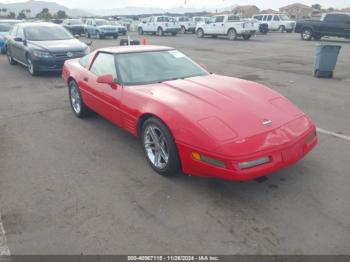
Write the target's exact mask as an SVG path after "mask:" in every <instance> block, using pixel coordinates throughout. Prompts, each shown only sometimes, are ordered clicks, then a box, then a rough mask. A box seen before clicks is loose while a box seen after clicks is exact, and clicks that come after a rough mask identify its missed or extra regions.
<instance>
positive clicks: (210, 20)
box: [208, 17, 216, 24]
mask: <svg viewBox="0 0 350 262" xmlns="http://www.w3.org/2000/svg"><path fill="white" fill-rule="evenodd" d="M215 20H216V17H210V19H209V20H208V22H209V24H211V23H215Z"/></svg>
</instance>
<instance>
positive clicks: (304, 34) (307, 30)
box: [301, 28, 312, 41]
mask: <svg viewBox="0 0 350 262" xmlns="http://www.w3.org/2000/svg"><path fill="white" fill-rule="evenodd" d="M301 39H303V40H305V41H310V40H311V39H312V30H311V29H310V28H305V29H303V31H302V33H301Z"/></svg>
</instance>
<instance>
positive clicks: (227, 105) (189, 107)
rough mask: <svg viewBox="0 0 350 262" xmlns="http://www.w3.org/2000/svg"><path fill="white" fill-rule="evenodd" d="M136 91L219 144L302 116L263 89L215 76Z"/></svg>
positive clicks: (254, 84) (293, 107)
mask: <svg viewBox="0 0 350 262" xmlns="http://www.w3.org/2000/svg"><path fill="white" fill-rule="evenodd" d="M137 90H138V91H139V92H145V93H147V94H148V95H151V96H152V97H153V99H155V100H157V101H158V102H160V103H162V104H164V105H166V106H169V107H171V108H173V109H175V110H176V111H178V113H180V114H181V115H182V116H183V117H185V118H187V119H189V120H190V121H191V122H192V123H195V124H196V125H197V127H199V128H200V129H201V130H203V131H205V132H206V133H207V134H208V135H210V136H211V137H212V138H214V139H215V140H216V141H217V142H219V143H223V142H228V141H233V140H237V139H242V138H247V137H252V136H255V135H257V134H261V133H266V132H269V131H271V130H274V129H276V128H279V127H281V126H283V125H285V124H287V123H289V122H291V121H293V120H295V119H297V118H300V117H301V116H303V115H304V114H303V112H302V111H300V110H299V109H298V108H297V107H296V106H294V105H293V104H292V103H291V102H290V101H288V100H287V99H286V98H284V97H283V96H281V95H280V94H278V93H277V92H275V91H273V90H271V89H269V88H267V87H265V86H263V85H260V84H257V83H253V82H250V81H246V80H242V79H237V78H231V77H225V76H219V75H208V76H201V77H192V78H187V79H182V80H175V81H168V82H163V83H159V84H155V85H147V86H142V87H139V88H138V89H137Z"/></svg>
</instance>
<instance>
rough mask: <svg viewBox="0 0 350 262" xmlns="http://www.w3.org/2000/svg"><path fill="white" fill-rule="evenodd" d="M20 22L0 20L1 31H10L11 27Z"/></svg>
mask: <svg viewBox="0 0 350 262" xmlns="http://www.w3.org/2000/svg"><path fill="white" fill-rule="evenodd" d="M17 23H18V22H1V21H0V32H8V31H10V29H11V27H12V26H13V25H14V24H17Z"/></svg>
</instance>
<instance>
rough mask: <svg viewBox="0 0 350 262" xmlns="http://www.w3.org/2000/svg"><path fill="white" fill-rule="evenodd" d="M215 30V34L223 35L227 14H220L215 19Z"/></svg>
mask: <svg viewBox="0 0 350 262" xmlns="http://www.w3.org/2000/svg"><path fill="white" fill-rule="evenodd" d="M213 26H214V27H213V30H214V33H215V34H219V35H223V34H226V32H225V16H223V15H220V16H217V17H216V19H215V23H213Z"/></svg>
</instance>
